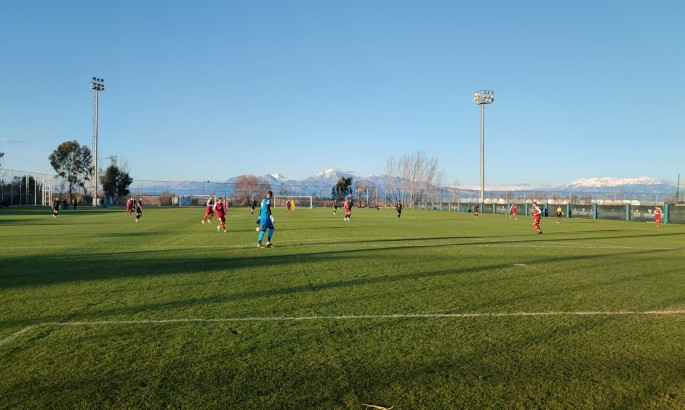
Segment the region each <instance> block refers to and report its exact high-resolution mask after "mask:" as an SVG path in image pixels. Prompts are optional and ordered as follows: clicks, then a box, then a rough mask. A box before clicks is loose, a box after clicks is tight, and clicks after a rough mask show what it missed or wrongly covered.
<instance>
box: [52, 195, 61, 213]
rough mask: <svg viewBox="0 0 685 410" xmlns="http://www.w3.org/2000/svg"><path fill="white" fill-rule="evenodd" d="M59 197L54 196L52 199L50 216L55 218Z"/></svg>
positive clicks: (57, 211)
mask: <svg viewBox="0 0 685 410" xmlns="http://www.w3.org/2000/svg"><path fill="white" fill-rule="evenodd" d="M59 204H60V202H59V198H58V197H55V200H54V201H52V217H53V218H57V215H58V214H59Z"/></svg>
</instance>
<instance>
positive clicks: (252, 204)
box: [250, 198, 257, 215]
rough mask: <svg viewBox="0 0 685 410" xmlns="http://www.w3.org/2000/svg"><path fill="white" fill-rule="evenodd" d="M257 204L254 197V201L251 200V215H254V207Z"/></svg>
mask: <svg viewBox="0 0 685 410" xmlns="http://www.w3.org/2000/svg"><path fill="white" fill-rule="evenodd" d="M256 206H257V199H256V198H252V202H250V215H254V209H255V207H256Z"/></svg>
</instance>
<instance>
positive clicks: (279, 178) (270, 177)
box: [259, 172, 291, 184]
mask: <svg viewBox="0 0 685 410" xmlns="http://www.w3.org/2000/svg"><path fill="white" fill-rule="evenodd" d="M259 179H260V180H262V181H268V182H270V183H272V184H276V183H278V184H286V183H288V182H290V181H291V180H290V179H288V178H286V177H284V176H283V175H281V174H279V173H278V172H274V173H273V174H266V175H264V176H263V177H261V178H259Z"/></svg>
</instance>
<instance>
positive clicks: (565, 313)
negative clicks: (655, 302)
mask: <svg viewBox="0 0 685 410" xmlns="http://www.w3.org/2000/svg"><path fill="white" fill-rule="evenodd" d="M650 315H658V316H667V315H685V310H646V311H635V310H617V311H557V312H554V311H551V312H491V313H487V312H475V313H407V314H403V313H397V314H378V315H321V316H246V317H224V318H178V319H132V320H92V321H89V320H85V321H74V322H44V323H41V325H46V326H47V325H50V326H88V325H133V324H165V323H193V322H198V323H221V322H296V321H312V320H363V319H440V318H445V319H450V318H452V319H460V318H482V317H534V316H650Z"/></svg>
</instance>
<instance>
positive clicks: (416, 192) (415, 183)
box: [385, 151, 445, 203]
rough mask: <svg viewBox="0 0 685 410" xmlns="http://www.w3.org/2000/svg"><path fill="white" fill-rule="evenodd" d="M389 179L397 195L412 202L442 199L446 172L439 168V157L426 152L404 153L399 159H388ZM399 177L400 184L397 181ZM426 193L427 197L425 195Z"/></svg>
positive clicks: (387, 170)
mask: <svg viewBox="0 0 685 410" xmlns="http://www.w3.org/2000/svg"><path fill="white" fill-rule="evenodd" d="M385 167H386V172H387V174H388V180H389V181H391V186H392V189H393V192H395V190H397V191H398V192H397V193H396V194H395V196H396V197H400V198H402V200H403V201H406V202H409V203H412V202H414V201H422V200H429V201H430V200H434V201H439V200H440V187H441V186H442V185H444V184H445V174H444V172H443V171H442V170H440V169H439V168H438V159H437V158H436V157H428V156H427V155H426V153H425V152H423V151H417V152H416V154H405V155H402V156H401V157H400V158H399V159H398V160H395V158H393V157H391V158H388V159H387V161H386V165H385ZM395 176H397V177H399V179H400V181H399V182H400V184H401V186H400V184H398V183H397V182H395ZM424 195H426V197H424Z"/></svg>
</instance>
